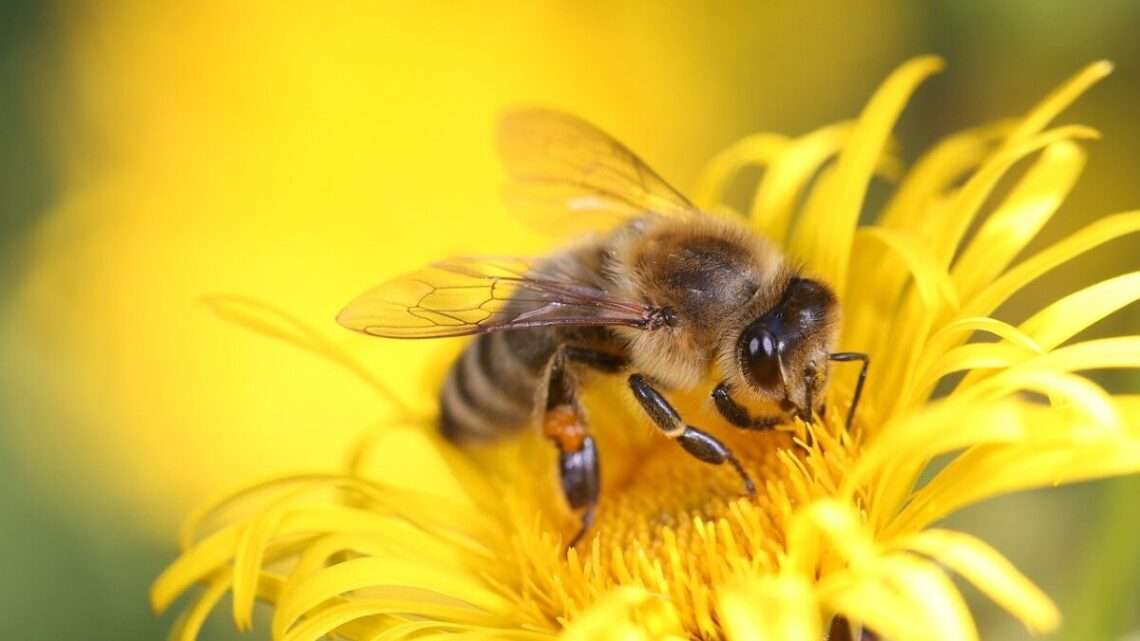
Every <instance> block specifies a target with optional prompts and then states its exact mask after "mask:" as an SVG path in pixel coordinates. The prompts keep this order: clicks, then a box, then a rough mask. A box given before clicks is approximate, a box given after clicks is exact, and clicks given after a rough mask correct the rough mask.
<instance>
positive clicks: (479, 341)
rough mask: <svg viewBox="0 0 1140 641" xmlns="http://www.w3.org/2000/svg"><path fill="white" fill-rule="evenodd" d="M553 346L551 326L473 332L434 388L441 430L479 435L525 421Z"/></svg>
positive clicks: (455, 435) (459, 437) (457, 436)
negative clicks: (438, 388)
mask: <svg viewBox="0 0 1140 641" xmlns="http://www.w3.org/2000/svg"><path fill="white" fill-rule="evenodd" d="M557 348H558V339H557V337H556V336H555V333H554V331H553V330H551V329H518V330H511V331H504V332H496V333H492V334H482V335H480V336H476V337H475V339H474V340H473V341H472V342H471V343H470V344H469V345H468V346H467V349H465V350H463V353H462V354H460V356H459V358H458V359H456V361H455V363H454V364H453V365H452V366H451V370H450V371H449V372H448V373H447V380H446V382H445V383H444V385H443V390H442V391H441V392H440V397H439V408H440V410H439V416H440V430H441V431H442V432H443V434H444V436H446V437H448V438H449V439H452V440H455V441H464V440H485V439H491V438H494V437H496V436H499V435H502V434H506V433H508V432H510V431H513V430H514V429H517V428H520V427H523V426H526V425H527V424H528V422H529V421H530V420H531V417H532V416H533V415H534V405H535V402H536V400H537V396H536V392H537V390H538V385H539V383H540V381H541V380H542V377H543V372H544V369H545V367H546V365H547V362H548V361H549V360H550V357H551V356H553V355H554V352H555V350H556V349H557Z"/></svg>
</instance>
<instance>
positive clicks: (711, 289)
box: [337, 110, 870, 547]
mask: <svg viewBox="0 0 1140 641" xmlns="http://www.w3.org/2000/svg"><path fill="white" fill-rule="evenodd" d="M497 138H498V146H499V150H500V153H501V156H502V158H503V160H504V162H505V165H506V168H507V171H508V175H509V177H510V180H509V183H508V191H507V195H508V200H509V201H510V202H512V203H513V204H516V205H518V206H519V207H518V208H519V209H520V211H522V212H524V213H525V215H527V216H537V217H538V220H539V221H541V222H545V223H547V224H550V225H555V224H557V223H560V222H570V223H572V224H573V223H588V226H595V225H596V224H597V223H598V222H599V218H600V219H601V222H604V223H606V224H608V229H607V231H606V232H604V233H600V234H597V233H596V234H593V235H590V236H587V237H585V238H583V239H580V240H578V241H577V242H575V243H573V244H570V245H568V246H567V247H565V248H564V249H562V250H560V251H556V252H554V253H552V254H550V255H548V256H545V257H542V258H538V259H520V258H511V257H474V258H472V257H460V258H452V259H449V260H444V261H442V262H437V263H434V264H431V265H429V266H428V267H425V268H423V269H421V270H419V271H416V272H413V273H411V274H408V275H405V276H403V277H400V278H397V279H395V280H392V281H390V282H388V283H385V284H383V285H380V286H379V287H377V288H375V289H373V290H371V291H369V292H367V293H365V294H363V295H362V296H360V297H359V298H357V299H356V300H354V301H353V302H351V303H350V304H349V305H348V306H347V307H345V308H344V310H343V311H342V312H341V313H340V314H339V316H338V317H337V320H338V322H339V323H340V324H341V325H343V326H345V327H347V328H349V329H353V330H356V331H360V332H364V333H366V334H370V335H373V336H382V337H389V338H403V339H407V338H437V337H448V336H466V335H474V336H475V338H474V340H473V341H472V342H470V344H468V345H467V347H466V349H465V350H464V351H463V352H462V354H461V355H460V356H459V357H458V359H457V360H456V361H455V362H454V364H453V365H452V367H451V369H450V371H449V372H448V374H447V378H446V382H445V383H444V385H443V389H442V391H441V392H440V395H439V429H440V430H441V431H442V433H443V434H444V435H445V436H446V437H447V438H449V439H451V440H453V441H455V442H467V441H473V440H486V439H492V438H495V437H497V436H500V435H502V434H505V433H508V432H509V431H511V430H512V429H513V428H518V427H522V426H528V425H540V426H541V428H542V430H543V434H544V435H545V436H546V437H547V438H548V439H549V440H550V441H551V442H552V443H553V445H554V446H555V447H556V448H557V449H558V453H559V456H558V466H559V476H560V479H561V486H562V491H563V494H564V496H565V499H566V501H567V503H568V504H569V506H570V507H571V508H572V509H575V510H580V511H581V512H580V514H581V527H580V529H579V530H578V532H577V534H576V535H575V536H574V537H573V538H572V539H571V541H570V543H569V546H570V547H572V546H573V545H574V544H575V543H577V541H579V540H580V539H581V537H582V536H583V535H584V534H585V533H586V532H587V531H588V529H589V527H590V525H591V523H592V522H593V518H594V514H595V510H596V507H597V504H598V499H599V491H600V487H599V469H600V456H599V452H598V451H597V447H596V445H595V442H594V439H593V437H591V436H590V434H589V429H588V425H587V421H586V420H585V415H584V413H583V410H582V406H581V403H580V400H579V391H580V389H581V386H582V383H583V380H584V379H585V378H586V376H587V374H588V373H589V372H590V371H600V372H605V373H609V374H620V375H623V376H624V377H625V379H626V381H627V383H628V387H629V392H630V393H631V394H632V396H633V398H634V399H636V401H637V405H639V406H640V407H641V408H642V409H643V410H644V411H645V414H646V415H647V416H648V418H649V419H650V422H651V423H652V424H653V425H655V426H656V427H657V428H658V429H659V430H660V431H661V433H662V434H663V435H664V436H666V437H669V438H671V439H674V440H676V441H677V443H678V444H679V445H680V446H681V447H682V448H684V450H685V451H686V452H688V453H689V454H691V455H692V456H693V457H695V458H696V459H698V460H700V461H703V462H704V463H709V464H713V465H722V464H728V465H729V466H731V467H732V468H733V469H734V470H735V472H736V473H737V474H738V475H739V476H740V479H741V481H742V483H743V485H744V490H745V491H746V492H747V493H748V494H749V495H752V494H754V492H755V485H754V483H753V481H752V479H751V478H750V477H749V475H748V472H747V471H746V470H745V469H744V467H743V466H742V465H741V463H740V462H739V460H738V459H737V458H736V456H734V455H733V453H732V452H731V451H730V449H729V448H728V447H727V446H726V445H725V444H724V443H722V442H721V441H720V440H718V439H717V438H715V437H714V436H712V435H711V434H709V433H707V432H706V431H704V430H702V429H701V428H699V427H697V426H694V425H690V424H688V423H686V421H685V420H684V419H683V418H682V416H681V415H680V413H679V412H678V411H677V410H676V409H675V408H674V407H673V405H672V404H671V403H670V401H669V400H668V399H667V397H666V393H668V392H670V391H680V390H692V389H695V388H697V387H698V386H700V385H701V384H702V383H703V382H704V381H706V380H708V379H709V378H708V377H709V376H710V374H715V375H716V376H717V377H719V381H720V382H719V383H718V384H716V385H715V387H714V388H713V389H712V391H711V396H712V401H713V403H714V405H715V407H716V409H717V410H718V411H719V413H720V414H721V415H723V417H724V418H725V419H726V420H727V421H728V422H729V423H730V424H732V425H734V426H736V427H738V428H742V429H745V430H770V429H772V428H774V427H776V426H777V425H780V424H782V423H786V422H789V421H791V420H793V419H796V418H798V419H801V420H804V421H811V420H812V417H813V414H814V413H816V412H822V410H823V406H822V400H823V391H824V389H825V386H826V385H827V380H828V369H829V363H830V362H833V361H860V362H861V363H862V367H861V369H860V374H859V378H858V381H857V384H856V387H855V392H854V397H853V399H852V403H851V406H850V408H849V410H848V414H847V423H848V426H850V423H851V419H852V417H853V416H854V413H855V408H856V406H857V405H858V402H859V396H860V394H861V393H862V389H863V383H864V381H865V379H866V376H867V368H868V365H869V362H870V359H869V358H868V356H867V355H866V354H863V353H858V352H836V351H835V347H836V343H837V337H838V331H839V305H838V301H837V300H836V296H835V294H834V293H833V292H832V290H831V289H830V288H829V287H828V286H827V285H826V284H825V283H823V282H820V281H819V280H815V279H813V278H811V277H810V276H808V275H806V274H804V273H803V271H802V269H800V268H799V267H797V266H796V265H794V264H792V263H790V262H789V261H787V260H785V258H784V257H783V256H782V254H781V252H780V251H779V250H778V249H777V248H776V247H775V246H774V245H773V244H772V243H771V242H770V241H768V240H767V239H765V238H763V237H761V236H759V235H757V234H756V233H755V232H753V231H752V230H750V229H749V228H747V227H745V226H744V225H743V224H740V223H738V222H735V221H733V220H729V219H728V218H726V217H721V216H715V215H711V214H707V213H704V212H702V211H701V210H699V209H698V208H697V207H695V206H694V205H693V204H692V203H691V202H689V200H688V199H686V198H685V197H684V196H683V195H681V193H680V192H679V191H677V190H676V189H674V188H673V187H671V186H670V185H669V184H668V183H666V182H665V181H664V180H663V179H662V178H661V177H660V176H659V175H658V174H657V173H655V172H654V171H653V170H652V169H650V168H649V167H648V165H646V164H645V163H644V162H643V161H642V160H641V159H640V158H638V157H637V156H636V155H635V154H634V153H633V152H631V151H630V150H629V149H628V148H626V147H625V146H624V145H622V144H621V143H619V142H617V141H616V140H614V139H613V138H611V137H610V136H608V135H607V134H605V133H603V132H602V131H601V130H599V129H598V128H596V127H594V126H593V125H590V124H588V123H586V122H584V121H582V120H580V119H578V118H576V117H574V116H570V115H567V114H563V113H559V112H555V111H549V110H528V111H521V112H516V113H512V114H509V115H507V116H506V117H505V118H504V119H503V121H502V123H501V125H500V127H499V131H498V136H497ZM741 395H746V396H745V397H746V398H747V399H748V402H749V404H750V405H751V406H753V407H755V406H757V405H759V406H761V407H763V408H766V409H765V411H764V413H761V414H759V415H753V414H752V413H751V411H750V410H749V409H748V408H746V406H745V405H742V404H741V403H740V402H739V401H738V399H739V398H741Z"/></svg>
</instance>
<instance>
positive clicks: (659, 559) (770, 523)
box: [511, 406, 838, 638]
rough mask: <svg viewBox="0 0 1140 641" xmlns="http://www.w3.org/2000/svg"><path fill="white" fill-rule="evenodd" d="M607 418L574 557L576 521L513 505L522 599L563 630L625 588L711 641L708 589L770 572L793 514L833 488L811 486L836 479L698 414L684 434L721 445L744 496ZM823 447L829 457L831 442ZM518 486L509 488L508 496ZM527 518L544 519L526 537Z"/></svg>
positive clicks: (818, 459) (767, 441) (775, 441)
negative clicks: (596, 484)
mask: <svg viewBox="0 0 1140 641" xmlns="http://www.w3.org/2000/svg"><path fill="white" fill-rule="evenodd" d="M612 407H613V406H611V408H612ZM698 414H699V412H698ZM592 415H593V416H595V417H599V416H601V415H602V413H601V412H599V411H597V410H594V411H593V412H592ZM690 415H692V414H690ZM606 416H607V419H608V420H597V419H596V420H594V421H593V432H594V435H595V437H596V438H597V439H598V441H599V452H600V456H601V457H602V458H601V460H602V473H603V487H602V493H601V499H600V503H599V506H598V512H597V516H596V519H595V522H594V524H593V526H592V527H591V529H590V531H589V532H588V534H587V535H586V536H585V537H584V538H583V540H582V541H581V542H579V543H578V545H577V546H576V547H575V548H574V549H573V550H569V551H567V550H565V549H564V548H563V545H564V543H563V542H564V541H566V540H568V539H569V538H570V536H571V535H572V534H573V533H574V532H575V531H576V528H577V527H578V520H577V519H578V516H577V515H576V514H571V513H569V512H568V510H566V509H565V507H564V506H563V505H560V504H559V505H556V506H551V505H550V503H551V498H552V497H550V496H546V495H544V494H543V493H542V492H536V493H534V494H533V495H532V496H534V497H535V498H534V499H533V500H535V501H537V502H539V504H538V505H534V504H533V503H532V504H529V505H520V506H519V507H520V508H521V509H520V510H518V512H517V513H518V517H519V520H518V521H517V522H516V525H517V528H518V532H520V534H519V535H518V536H519V537H520V538H521V539H524V540H519V541H516V543H517V545H515V546H514V548H513V550H512V552H511V554H513V555H518V556H519V557H520V558H518V559H517V561H518V562H519V563H521V564H522V565H524V566H529V569H530V571H528V572H527V573H526V575H528V576H529V585H526V586H524V587H522V588H520V591H521V592H522V593H523V594H522V596H523V597H524V599H527V600H531V601H532V602H533V604H534V605H535V606H536V609H537V610H540V611H541V612H542V613H543V615H544V617H545V618H547V620H548V621H560V622H567V621H573V619H574V618H575V616H576V615H577V614H579V613H581V612H583V611H585V610H586V609H588V608H589V607H590V606H591V605H593V604H595V603H596V601H597V600H598V599H599V598H602V597H603V595H605V594H607V593H609V592H610V591H611V590H612V589H613V588H615V587H618V586H636V587H640V588H644V589H646V590H648V591H650V592H652V593H655V594H660V595H668V597H669V598H668V602H669V603H670V604H671V606H672V607H673V608H674V610H675V612H676V615H677V620H678V621H679V622H680V625H681V626H682V627H683V628H684V630H685V632H686V633H687V634H689V635H690V636H695V637H701V638H716V637H717V636H718V627H717V626H716V625H715V621H714V620H713V618H712V615H711V613H712V612H714V611H715V603H714V599H715V595H716V590H717V588H718V586H719V585H721V584H722V583H723V582H725V581H728V580H730V579H731V578H732V577H733V575H735V574H736V573H737V572H738V571H741V570H744V569H751V570H761V571H774V570H775V569H776V567H777V564H778V563H779V559H780V557H781V552H782V551H783V549H784V544H785V532H786V523H787V520H788V518H789V516H790V514H791V511H792V508H793V507H794V506H795V505H798V504H801V503H802V502H804V501H806V500H808V499H810V498H812V497H813V496H814V494H813V493H814V492H817V491H820V489H819V488H826V487H833V485H832V484H831V483H826V482H825V483H818V482H816V481H817V480H818V479H816V477H817V476H820V475H823V476H827V477H830V479H834V478H838V476H837V473H838V471H837V470H836V471H835V472H837V473H836V474H833V473H832V470H830V469H828V464H827V463H826V460H827V459H826V458H825V457H823V456H821V455H820V454H821V453H822V449H821V444H820V443H818V442H816V443H815V444H814V445H812V446H810V447H809V446H807V445H805V443H804V442H803V441H802V440H798V439H796V438H795V437H793V435H792V434H791V433H789V432H786V431H769V432H749V431H743V430H736V429H731V428H726V427H716V426H715V425H716V423H715V422H713V421H711V420H709V417H708V416H707V415H706V416H704V417H701V416H699V415H696V416H694V418H695V419H696V420H694V423H696V421H697V420H700V421H701V422H700V423H699V424H701V425H702V426H706V427H707V429H708V431H709V432H710V433H712V434H713V435H714V436H716V437H717V438H718V439H720V440H721V441H722V442H723V443H724V444H725V445H727V446H728V447H729V448H730V449H731V450H732V452H733V453H734V455H735V456H736V457H737V458H738V459H739V460H740V461H741V463H742V464H743V466H744V468H745V469H746V470H747V472H748V474H749V475H750V476H751V477H752V479H753V480H754V481H755V483H756V494H755V496H753V497H749V496H747V495H746V494H745V490H744V485H743V482H742V481H741V478H740V476H739V475H738V474H737V473H736V472H735V471H734V470H733V469H732V468H731V467H730V466H728V465H721V466H714V465H709V464H707V463H703V462H701V461H699V460H697V459H696V458H694V457H692V456H691V455H689V454H688V453H687V452H685V451H684V450H683V449H682V448H681V447H680V446H678V445H677V444H676V443H673V442H671V441H669V440H668V439H665V438H662V436H661V435H660V434H655V433H653V432H652V431H651V430H648V429H646V428H645V427H644V426H643V425H642V424H641V423H639V422H638V421H637V420H636V418H635V417H632V416H631V415H630V414H628V412H624V413H623V411H622V410H620V409H618V410H617V411H616V412H614V413H612V414H607V415H606ZM817 429H821V430H822V429H831V426H830V425H829V426H828V427H827V428H824V426H818V427H817ZM826 438H827V437H826V435H825V439H826ZM828 442H829V443H830V444H831V445H835V446H836V447H838V445H837V443H835V441H834V439H831V440H830V441H828ZM542 445H545V444H542ZM824 445H825V444H824ZM546 447H547V448H548V449H549V445H546ZM528 469H529V471H528V472H525V473H524V474H525V475H526V476H529V478H530V479H533V478H535V476H534V475H535V474H538V475H541V474H542V472H541V470H539V469H538V468H537V467H535V468H528ZM547 474H549V472H547ZM808 479H811V482H808ZM518 483H522V481H517V482H514V481H512V487H514V488H516V489H517V487H518ZM531 483H532V484H533V480H531ZM545 487H549V486H545ZM535 511H538V512H540V513H544V514H546V515H547V520H546V522H545V524H540V525H539V526H538V528H537V531H535V526H534V518H533V515H534V512H535ZM536 539H537V540H536ZM539 541H541V543H540V542H539Z"/></svg>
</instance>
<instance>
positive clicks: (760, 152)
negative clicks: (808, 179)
mask: <svg viewBox="0 0 1140 641" xmlns="http://www.w3.org/2000/svg"><path fill="white" fill-rule="evenodd" d="M788 142H789V140H788V137H787V136H784V135H781V134H770V133H758V134H753V135H751V136H748V137H747V138H744V139H742V140H739V141H737V142H735V143H733V144H732V145H731V146H730V147H728V148H727V149H725V150H724V151H722V152H720V153H719V154H717V155H715V156H713V158H712V160H710V161H708V163H707V164H705V167H704V169H703V170H702V171H701V174H700V176H698V177H697V182H696V186H695V187H694V188H693V202H694V203H695V204H696V205H697V206H698V207H700V208H702V209H705V210H711V209H712V208H713V207H715V206H717V205H718V204H720V203H722V202H723V200H724V188H725V185H726V184H728V181H729V180H731V179H732V178H733V177H734V176H735V175H736V173H737V172H739V171H740V170H741V169H744V168H745V167H749V166H761V167H763V166H765V165H767V164H768V163H769V162H771V161H772V159H773V158H775V157H777V156H778V155H779V154H781V153H782V152H783V151H784V150H785V149H786V148H787V147H788Z"/></svg>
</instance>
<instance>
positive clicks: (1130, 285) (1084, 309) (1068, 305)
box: [1020, 272, 1140, 349]
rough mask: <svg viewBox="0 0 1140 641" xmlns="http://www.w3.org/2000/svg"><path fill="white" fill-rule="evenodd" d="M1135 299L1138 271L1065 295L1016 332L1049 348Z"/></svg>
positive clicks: (1139, 285)
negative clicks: (1020, 332) (1019, 331)
mask: <svg viewBox="0 0 1140 641" xmlns="http://www.w3.org/2000/svg"><path fill="white" fill-rule="evenodd" d="M1136 300H1140V272H1132V273H1131V274H1124V275H1121V276H1117V277H1116V278H1110V279H1108V280H1106V281H1103V282H1100V283H1097V284H1096V285H1093V286H1091V287H1086V288H1085V289H1082V290H1080V291H1078V292H1076V293H1074V294H1069V295H1068V296H1065V297H1064V298H1062V299H1060V300H1058V301H1056V302H1054V303H1052V304H1050V305H1049V306H1047V307H1045V309H1042V310H1041V311H1039V312H1037V313H1036V314H1034V315H1033V316H1031V317H1030V318H1029V319H1028V320H1026V321H1025V322H1023V323H1022V324H1021V326H1020V329H1021V331H1022V332H1024V333H1025V334H1026V335H1028V336H1031V337H1032V338H1033V339H1034V340H1035V341H1036V342H1038V343H1039V344H1041V345H1042V346H1043V347H1044V348H1045V349H1052V348H1054V347H1056V346H1058V345H1060V344H1061V343H1064V342H1065V341H1067V340H1069V339H1070V338H1072V337H1073V336H1075V335H1076V334H1077V333H1079V332H1081V331H1083V330H1084V329H1086V328H1088V327H1090V326H1091V325H1092V324H1093V323H1095V322H1097V321H1099V320H1100V319H1102V318H1104V317H1106V316H1108V315H1109V314H1112V313H1113V312H1115V311H1117V310H1119V309H1121V308H1123V307H1124V306H1125V305H1128V304H1129V303H1132V302H1134V301H1136Z"/></svg>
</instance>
